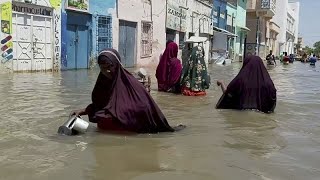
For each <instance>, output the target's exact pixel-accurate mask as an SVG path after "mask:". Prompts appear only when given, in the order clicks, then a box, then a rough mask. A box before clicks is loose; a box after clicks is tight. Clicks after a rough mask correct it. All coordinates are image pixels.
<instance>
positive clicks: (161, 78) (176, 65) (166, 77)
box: [156, 42, 182, 91]
mask: <svg viewBox="0 0 320 180" xmlns="http://www.w3.org/2000/svg"><path fill="white" fill-rule="evenodd" d="M177 56H178V45H177V44H176V43H174V42H170V43H169V44H168V45H167V48H166V50H165V51H164V53H163V55H162V57H161V59H160V61H159V65H158V67H157V70H156V78H157V80H158V90H159V91H168V90H169V89H170V88H172V87H173V86H174V85H175V84H176V83H179V82H180V77H181V71H182V65H181V62H180V60H179V59H178V58H177Z"/></svg>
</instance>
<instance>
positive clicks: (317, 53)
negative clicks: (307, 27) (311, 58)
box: [313, 41, 320, 55]
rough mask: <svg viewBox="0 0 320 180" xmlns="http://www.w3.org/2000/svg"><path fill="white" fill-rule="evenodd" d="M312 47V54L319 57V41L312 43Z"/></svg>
mask: <svg viewBox="0 0 320 180" xmlns="http://www.w3.org/2000/svg"><path fill="white" fill-rule="evenodd" d="M313 47H314V54H316V55H320V41H318V42H316V43H314V45H313Z"/></svg>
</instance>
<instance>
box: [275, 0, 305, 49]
mask: <svg viewBox="0 0 320 180" xmlns="http://www.w3.org/2000/svg"><path fill="white" fill-rule="evenodd" d="M276 3H277V4H276V7H277V9H276V14H275V16H274V17H273V18H272V20H271V22H273V23H274V24H276V25H277V26H278V27H279V28H278V29H279V30H278V35H277V38H276V41H275V43H274V47H273V50H274V54H276V55H280V54H282V53H283V52H288V54H291V53H295V52H294V47H295V44H297V43H298V27H299V8H300V4H299V2H296V3H289V2H288V0H281V1H279V0H278V1H277V2H276Z"/></svg>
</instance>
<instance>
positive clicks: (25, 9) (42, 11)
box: [12, 2, 53, 16]
mask: <svg viewBox="0 0 320 180" xmlns="http://www.w3.org/2000/svg"><path fill="white" fill-rule="evenodd" d="M12 11H15V12H20V13H27V14H35V15H42V16H52V14H53V12H52V9H51V8H46V7H42V6H36V5H27V4H24V3H16V2H13V3H12Z"/></svg>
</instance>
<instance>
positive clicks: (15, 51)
mask: <svg viewBox="0 0 320 180" xmlns="http://www.w3.org/2000/svg"><path fill="white" fill-rule="evenodd" d="M0 7H1V8H0V11H1V16H0V19H1V32H0V39H1V40H0V41H1V52H0V54H1V56H0V59H1V64H0V67H3V68H5V69H8V70H9V71H48V70H49V71H51V70H59V69H60V56H61V1H59V0H56V1H54V0H50V1H49V0H13V1H12V0H0Z"/></svg>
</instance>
